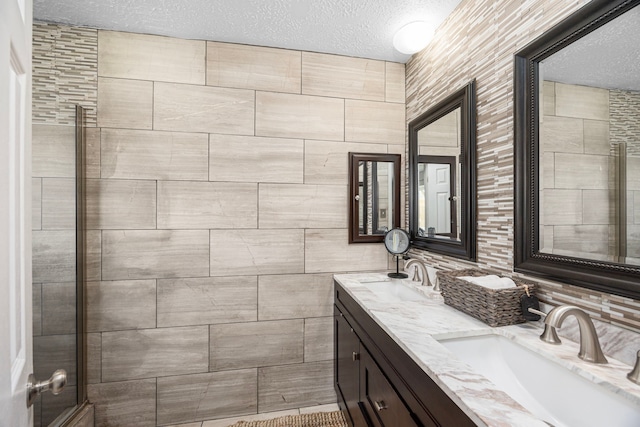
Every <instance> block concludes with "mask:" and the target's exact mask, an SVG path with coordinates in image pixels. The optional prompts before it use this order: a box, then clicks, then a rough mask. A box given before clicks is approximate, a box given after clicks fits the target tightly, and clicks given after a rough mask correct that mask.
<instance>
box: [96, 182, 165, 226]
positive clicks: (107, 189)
mask: <svg viewBox="0 0 640 427" xmlns="http://www.w3.org/2000/svg"><path fill="white" fill-rule="evenodd" d="M86 194H87V197H86V211H87V216H86V227H87V228H88V229H119V230H124V229H137V230H140V229H149V228H156V183H155V182H154V181H133V180H120V179H117V180H116V179H88V180H86Z"/></svg>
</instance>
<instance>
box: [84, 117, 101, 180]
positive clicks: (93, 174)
mask: <svg viewBox="0 0 640 427" xmlns="http://www.w3.org/2000/svg"><path fill="white" fill-rule="evenodd" d="M84 132H85V139H84V140H85V150H84V161H85V171H84V173H85V178H100V132H101V129H100V128H87V127H85V128H84Z"/></svg>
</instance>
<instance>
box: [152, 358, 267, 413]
mask: <svg viewBox="0 0 640 427" xmlns="http://www.w3.org/2000/svg"><path fill="white" fill-rule="evenodd" d="M257 383H258V378H257V372H256V370H255V369H243V370H238V371H229V372H212V373H207V374H197V375H183V376H180V377H168V378H158V424H159V425H163V424H170V423H184V422H189V421H197V420H207V419H214V418H226V417H232V416H234V415H243V414H255V413H256V411H257V406H258V405H257V403H258V402H257V396H256V388H257V385H258V384H257Z"/></svg>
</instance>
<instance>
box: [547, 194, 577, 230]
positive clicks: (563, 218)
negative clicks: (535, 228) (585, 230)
mask: <svg viewBox="0 0 640 427" xmlns="http://www.w3.org/2000/svg"><path fill="white" fill-rule="evenodd" d="M541 199H542V200H541V206H542V207H543V208H542V209H541V213H542V215H541V218H540V223H541V224H544V225H570V224H582V191H580V190H561V189H546V190H544V191H543V192H542V194H541Z"/></svg>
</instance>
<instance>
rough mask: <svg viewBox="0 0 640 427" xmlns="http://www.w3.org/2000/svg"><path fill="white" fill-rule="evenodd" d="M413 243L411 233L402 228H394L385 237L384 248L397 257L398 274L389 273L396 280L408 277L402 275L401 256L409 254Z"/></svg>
mask: <svg viewBox="0 0 640 427" xmlns="http://www.w3.org/2000/svg"><path fill="white" fill-rule="evenodd" d="M410 244H411V241H410V239H409V233H407V232H406V231H404V230H403V229H401V228H393V229H391V230H389V231H388V232H387V234H385V235H384V247H385V248H387V251H389V253H390V254H391V255H394V256H395V257H396V272H395V273H389V274H388V276H389V277H391V278H394V279H405V278H407V277H408V276H407V275H406V274H404V273H400V255H402V254H405V253H407V251H408V250H409V245H410Z"/></svg>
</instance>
